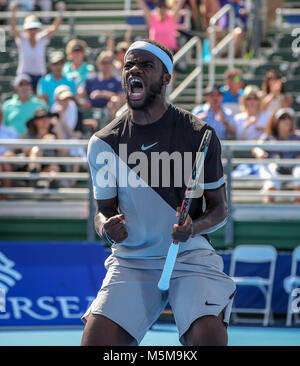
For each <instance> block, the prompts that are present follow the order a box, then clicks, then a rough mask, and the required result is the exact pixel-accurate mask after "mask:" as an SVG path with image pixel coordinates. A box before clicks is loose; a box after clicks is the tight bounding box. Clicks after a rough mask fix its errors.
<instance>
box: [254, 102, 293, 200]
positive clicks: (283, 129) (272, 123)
mask: <svg viewBox="0 0 300 366" xmlns="http://www.w3.org/2000/svg"><path fill="white" fill-rule="evenodd" d="M294 114H295V113H294V111H293V109H291V108H280V109H279V110H278V111H276V112H275V113H274V114H273V116H272V117H271V118H270V120H269V122H268V124H267V127H266V132H265V133H264V134H263V135H262V136H261V138H260V140H259V142H264V141H274V142H276V141H299V140H300V136H299V135H297V134H296V132H295V121H294ZM252 153H253V155H254V156H255V157H256V158H258V159H262V158H264V159H265V158H270V159H272V158H280V159H296V158H299V152H297V151H280V150H279V151H269V152H267V151H265V150H263V149H262V148H260V147H256V148H254V149H253V150H252ZM279 174H280V175H281V174H291V175H292V176H293V177H294V178H297V179H298V180H297V181H295V182H293V185H294V188H295V190H296V191H298V192H300V166H299V165H296V166H295V165H293V166H279V165H278V164H276V163H270V164H268V165H262V167H261V169H260V176H261V177H262V178H265V179H266V181H265V184H264V188H263V190H264V192H270V191H276V190H280V189H281V184H282V182H281V181H278V180H276V179H274V178H276V177H278V175H279ZM294 201H295V202H296V203H300V198H295V200H294ZM264 202H265V203H269V202H274V198H273V197H270V196H266V197H264Z"/></svg>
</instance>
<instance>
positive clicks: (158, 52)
mask: <svg viewBox="0 0 300 366" xmlns="http://www.w3.org/2000/svg"><path fill="white" fill-rule="evenodd" d="M133 50H144V51H148V52H151V53H153V55H155V56H156V57H158V58H159V59H160V61H161V62H162V63H163V64H164V65H165V66H166V68H167V70H168V73H169V74H170V75H172V72H173V63H172V60H171V59H170V56H169V55H168V54H167V53H166V52H165V51H163V50H162V49H161V48H159V47H157V46H155V45H154V44H152V43H148V42H145V41H136V42H134V43H132V45H131V46H130V47H129V48H128V50H127V52H126V53H125V56H124V58H126V56H127V54H128V53H129V52H130V51H133Z"/></svg>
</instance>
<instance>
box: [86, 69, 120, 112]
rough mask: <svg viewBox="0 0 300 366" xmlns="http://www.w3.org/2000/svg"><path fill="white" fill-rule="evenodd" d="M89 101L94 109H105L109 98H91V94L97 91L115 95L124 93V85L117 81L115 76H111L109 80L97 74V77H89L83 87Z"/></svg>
mask: <svg viewBox="0 0 300 366" xmlns="http://www.w3.org/2000/svg"><path fill="white" fill-rule="evenodd" d="M83 87H84V89H85V91H86V93H87V95H88V99H89V101H90V102H91V106H92V107H93V108H104V107H106V105H107V103H108V100H109V99H108V98H106V97H99V98H94V99H93V98H91V94H92V92H93V91H95V90H102V91H109V92H112V93H114V94H119V93H122V84H121V82H120V81H119V80H118V79H116V78H115V77H114V76H111V77H110V78H109V79H104V78H103V77H101V75H99V74H97V75H95V76H91V77H89V78H88V79H87V80H86V82H85V83H84V85H83Z"/></svg>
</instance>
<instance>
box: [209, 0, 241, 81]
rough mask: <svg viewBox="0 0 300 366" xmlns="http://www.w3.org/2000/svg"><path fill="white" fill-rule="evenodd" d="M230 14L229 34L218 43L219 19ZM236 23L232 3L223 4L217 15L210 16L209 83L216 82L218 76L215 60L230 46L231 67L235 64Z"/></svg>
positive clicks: (228, 61) (228, 58)
mask: <svg viewBox="0 0 300 366" xmlns="http://www.w3.org/2000/svg"><path fill="white" fill-rule="evenodd" d="M226 14H229V27H228V34H227V35H226V36H225V37H224V38H223V39H222V40H221V41H220V42H219V43H218V44H217V45H216V38H217V23H218V21H219V20H220V19H221V18H222V17H223V16H225V15H226ZM234 24H235V15H234V9H233V7H232V6H230V5H228V4H227V5H225V6H223V7H222V8H221V9H220V10H219V11H218V12H217V13H216V14H215V15H213V16H212V17H211V18H210V21H209V27H208V30H207V31H208V34H209V45H210V53H211V60H210V62H209V79H208V80H209V85H210V86H211V85H213V84H214V83H215V78H216V64H215V60H216V58H217V56H218V55H219V54H220V53H221V52H222V51H223V50H224V49H225V48H226V47H228V53H227V62H226V64H227V65H228V67H229V68H232V67H233V65H234V42H233V32H234Z"/></svg>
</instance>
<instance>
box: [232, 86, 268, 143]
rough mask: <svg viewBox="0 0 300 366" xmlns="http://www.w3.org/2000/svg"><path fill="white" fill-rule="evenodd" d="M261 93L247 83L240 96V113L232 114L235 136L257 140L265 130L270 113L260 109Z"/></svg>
mask: <svg viewBox="0 0 300 366" xmlns="http://www.w3.org/2000/svg"><path fill="white" fill-rule="evenodd" d="M261 102H262V94H261V92H260V90H259V88H258V87H257V86H255V85H248V86H247V87H246V88H245V89H244V95H243V96H242V97H241V106H242V110H243V112H242V113H238V114H236V115H235V116H234V123H235V138H236V139H237V140H257V139H258V138H259V137H260V136H261V135H262V134H263V132H264V131H265V128H266V125H267V122H268V120H269V119H270V117H271V114H270V113H269V112H268V111H263V110H262V109H261Z"/></svg>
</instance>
